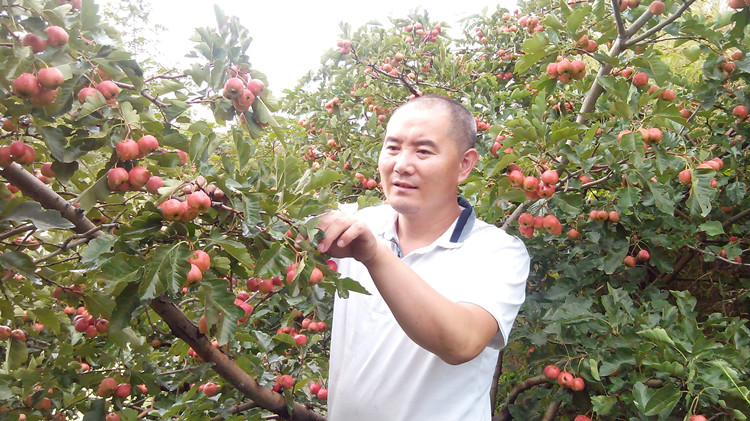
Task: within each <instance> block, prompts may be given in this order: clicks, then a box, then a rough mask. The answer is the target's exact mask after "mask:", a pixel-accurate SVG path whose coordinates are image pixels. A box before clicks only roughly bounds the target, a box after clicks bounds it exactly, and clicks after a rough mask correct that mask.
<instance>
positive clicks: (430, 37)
mask: <svg viewBox="0 0 750 421" xmlns="http://www.w3.org/2000/svg"><path fill="white" fill-rule="evenodd" d="M412 31H413V32H414V33H415V34H416V35H419V36H421V37H422V42H435V41H437V37H438V35H440V32H442V31H443V27H442V26H441V25H440V24H437V25H435V26H434V27H433V28H432V29H423V27H422V23H420V22H416V23H413V24H410V25H406V26H405V27H404V32H407V33H409V34H410V33H411V32H412ZM406 42H408V43H409V44H411V43H412V42H414V39H413V38H412V37H411V36H409V37H407V38H406Z"/></svg>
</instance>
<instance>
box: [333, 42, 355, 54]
mask: <svg viewBox="0 0 750 421" xmlns="http://www.w3.org/2000/svg"><path fill="white" fill-rule="evenodd" d="M336 47H338V48H339V53H341V54H349V53H351V52H352V42H351V40H348V39H340V40H338V41H336Z"/></svg>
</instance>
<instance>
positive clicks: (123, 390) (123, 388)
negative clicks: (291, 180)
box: [115, 383, 130, 398]
mask: <svg viewBox="0 0 750 421" xmlns="http://www.w3.org/2000/svg"><path fill="white" fill-rule="evenodd" d="M115 396H117V397H120V398H127V397H128V396H130V385H129V384H127V383H120V384H118V385H117V389H115Z"/></svg>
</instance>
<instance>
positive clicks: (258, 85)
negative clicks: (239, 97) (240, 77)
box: [247, 79, 266, 97]
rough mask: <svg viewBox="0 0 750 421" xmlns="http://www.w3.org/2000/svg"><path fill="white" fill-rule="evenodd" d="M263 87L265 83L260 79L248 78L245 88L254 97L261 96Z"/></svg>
mask: <svg viewBox="0 0 750 421" xmlns="http://www.w3.org/2000/svg"><path fill="white" fill-rule="evenodd" d="M265 87H266V85H265V84H264V83H263V81H262V80H260V79H250V80H249V81H248V82H247V89H249V90H250V92H252V93H253V95H255V96H256V97H259V96H261V94H262V93H263V90H264V89H265Z"/></svg>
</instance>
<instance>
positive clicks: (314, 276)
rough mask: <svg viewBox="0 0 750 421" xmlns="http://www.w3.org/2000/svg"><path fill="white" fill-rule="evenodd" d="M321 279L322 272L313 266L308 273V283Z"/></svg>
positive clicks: (315, 282)
mask: <svg viewBox="0 0 750 421" xmlns="http://www.w3.org/2000/svg"><path fill="white" fill-rule="evenodd" d="M322 279H323V272H321V270H320V269H318V268H313V270H312V273H311V274H310V283H311V284H317V283H319V282H320V281H321V280H322Z"/></svg>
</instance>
